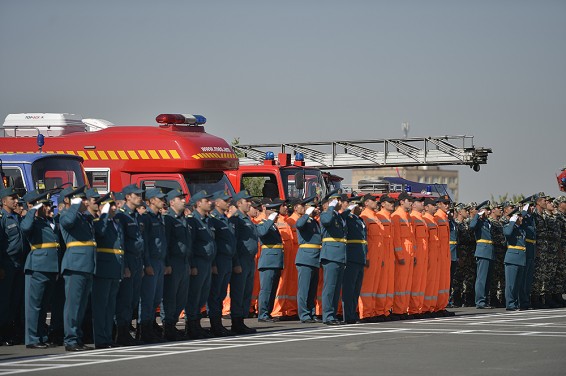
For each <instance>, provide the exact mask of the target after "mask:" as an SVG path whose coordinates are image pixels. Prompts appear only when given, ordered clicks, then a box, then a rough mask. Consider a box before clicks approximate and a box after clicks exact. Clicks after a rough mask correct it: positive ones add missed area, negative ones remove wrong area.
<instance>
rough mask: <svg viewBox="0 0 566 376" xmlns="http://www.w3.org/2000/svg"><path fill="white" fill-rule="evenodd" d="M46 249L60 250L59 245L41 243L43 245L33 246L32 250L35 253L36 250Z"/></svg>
mask: <svg viewBox="0 0 566 376" xmlns="http://www.w3.org/2000/svg"><path fill="white" fill-rule="evenodd" d="M45 248H59V243H41V244H32V246H31V250H32V251H35V250H36V249H45Z"/></svg>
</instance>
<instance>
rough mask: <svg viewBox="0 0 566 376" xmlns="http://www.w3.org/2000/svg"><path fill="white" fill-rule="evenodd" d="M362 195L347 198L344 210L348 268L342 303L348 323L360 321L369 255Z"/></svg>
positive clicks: (344, 281)
mask: <svg viewBox="0 0 566 376" xmlns="http://www.w3.org/2000/svg"><path fill="white" fill-rule="evenodd" d="M361 200H362V197H361V196H356V197H352V198H350V199H348V200H347V202H349V204H350V205H349V206H348V207H347V209H346V210H345V211H344V212H343V215H345V216H346V217H345V219H346V226H347V235H346V252H347V253H348V257H347V260H346V269H345V270H344V279H343V281H342V305H343V311H344V321H345V322H346V323H347V324H356V323H359V319H360V318H359V316H358V313H357V308H358V299H359V297H360V291H361V289H362V280H363V278H364V267H365V265H366V256H367V247H368V245H367V244H368V242H367V231H366V226H365V224H364V221H363V220H362V219H361V218H360V217H359V215H360V214H361V212H362V208H361V206H359V205H360V204H361Z"/></svg>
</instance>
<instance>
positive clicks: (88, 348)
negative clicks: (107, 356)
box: [81, 343, 94, 351]
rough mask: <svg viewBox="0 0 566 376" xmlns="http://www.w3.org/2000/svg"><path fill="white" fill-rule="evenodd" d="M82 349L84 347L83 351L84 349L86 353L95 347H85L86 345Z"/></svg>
mask: <svg viewBox="0 0 566 376" xmlns="http://www.w3.org/2000/svg"><path fill="white" fill-rule="evenodd" d="M81 347H82V349H83V350H84V351H90V350H94V347H92V346H87V345H85V344H84V343H83V344H82V345H81Z"/></svg>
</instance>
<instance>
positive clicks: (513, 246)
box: [507, 245, 527, 251]
mask: <svg viewBox="0 0 566 376" xmlns="http://www.w3.org/2000/svg"><path fill="white" fill-rule="evenodd" d="M507 248H509V249H518V250H519V251H525V250H527V247H522V246H520V245H508V246H507Z"/></svg>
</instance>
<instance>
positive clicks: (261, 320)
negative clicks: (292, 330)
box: [257, 317, 278, 322]
mask: <svg viewBox="0 0 566 376" xmlns="http://www.w3.org/2000/svg"><path fill="white" fill-rule="evenodd" d="M257 321H258V322H277V321H278V320H275V318H273V317H268V318H265V319H257Z"/></svg>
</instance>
